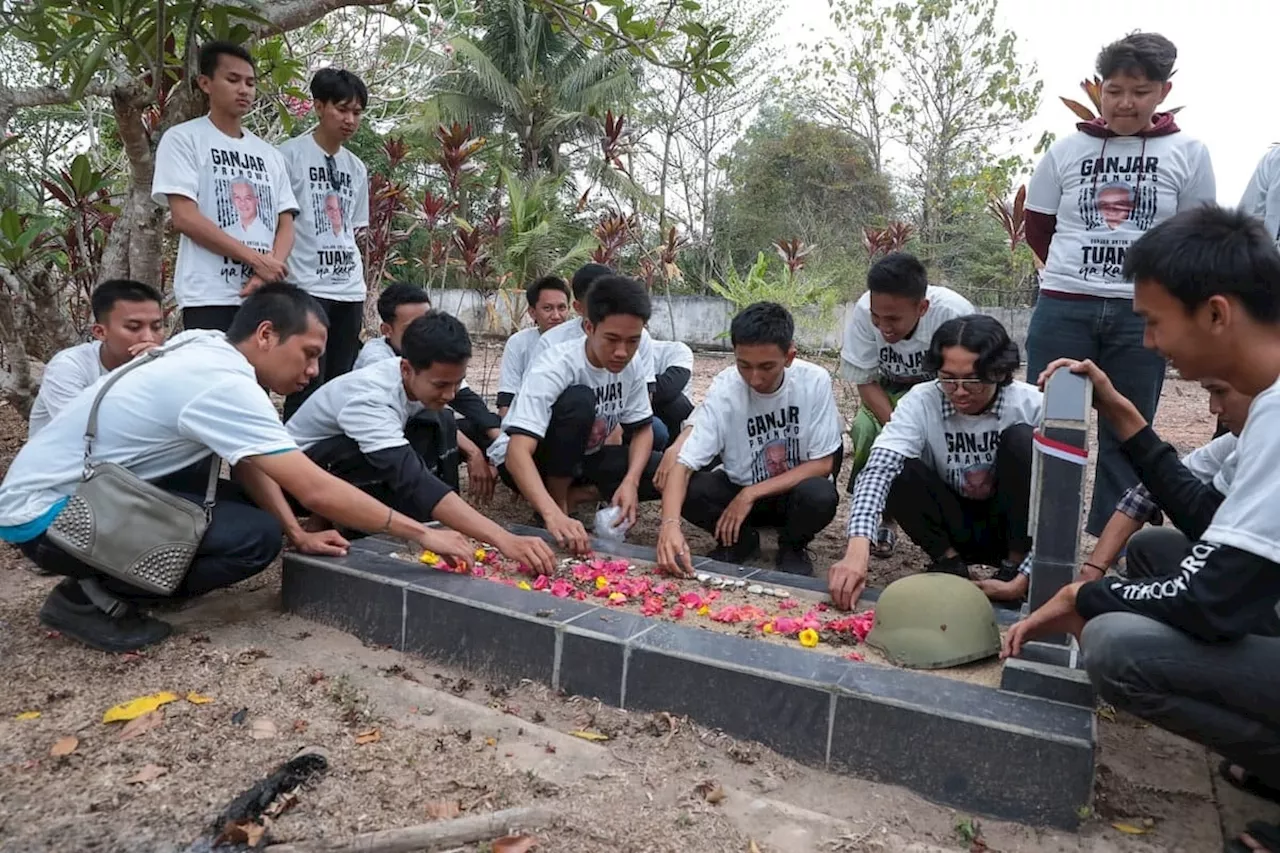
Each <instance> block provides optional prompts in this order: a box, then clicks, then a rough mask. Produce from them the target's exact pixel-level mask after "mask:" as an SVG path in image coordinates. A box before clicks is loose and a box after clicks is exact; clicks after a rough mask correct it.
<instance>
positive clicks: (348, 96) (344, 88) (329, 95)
mask: <svg viewBox="0 0 1280 853" xmlns="http://www.w3.org/2000/svg"><path fill="white" fill-rule="evenodd" d="M311 97H312V99H314V100H316V101H318V102H320V103H322V104H345V103H347V102H348V101H357V102H359V104H360V108H361V109H364V108H365V107H367V106H369V88H368V87H367V86H365V84H364V81H363V80H361V79H360V78H359V77H358V76H357V75H355V74H352V73H351V72H350V71H348V70H347V69H345V68H321V69H320V70H319V71H317V72H316V75H315V76H314V77H312V78H311Z"/></svg>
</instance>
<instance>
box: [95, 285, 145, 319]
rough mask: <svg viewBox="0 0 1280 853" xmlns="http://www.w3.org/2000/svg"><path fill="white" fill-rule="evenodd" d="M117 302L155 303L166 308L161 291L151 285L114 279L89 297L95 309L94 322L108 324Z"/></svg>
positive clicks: (97, 288)
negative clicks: (107, 320)
mask: <svg viewBox="0 0 1280 853" xmlns="http://www.w3.org/2000/svg"><path fill="white" fill-rule="evenodd" d="M117 302H154V303H156V304H157V305H159V306H160V307H161V308H163V307H164V297H163V296H161V295H160V291H158V290H156V289H155V288H154V287H152V286H151V285H149V284H143V283H142V282H140V281H134V280H133V279H131V278H113V279H108V280H107V281H104V282H103V283H102V284H100V285H98V286H97V287H95V288H94V289H93V295H92V296H90V297H89V305H90V306H91V307H92V308H93V322H95V323H104V322H106V319H107V315H108V314H110V313H111V309H112V308H114V307H116V303H117Z"/></svg>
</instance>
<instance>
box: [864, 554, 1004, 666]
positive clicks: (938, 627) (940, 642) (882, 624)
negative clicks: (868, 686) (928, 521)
mask: <svg viewBox="0 0 1280 853" xmlns="http://www.w3.org/2000/svg"><path fill="white" fill-rule="evenodd" d="M867 645H869V646H872V647H873V648H876V649H879V650H880V651H881V652H882V653H883V654H884V656H885V657H886V658H888V659H889V661H890V662H891V663H895V664H897V665H898V666H905V667H909V668H911V669H945V668H946V667H949V666H959V665H960V664H962V663H970V662H971V661H976V660H982V659H983V658H989V657H991V656H992V655H994V654H996V653H998V652H999V651H1000V628H999V626H998V625H996V614H995V611H994V610H992V609H991V602H990V601H987V597H986V595H984V594H983V592H982V590H980V589H978V587H977V586H976V585H974V583H973V582H972V581H968V580H965V579H964V578H961V577H957V576H956V575H949V574H941V573H937V574H923V575H910V576H908V577H905V578H901V579H899V580H896V581H894V582H893V583H891V584H889V586H887V587H885V590H884V592H883V593H881V594H880V600H879V601H878V602H876V618H875V623H874V624H873V625H872V628H871V633H869V634H867Z"/></svg>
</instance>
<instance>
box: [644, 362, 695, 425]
mask: <svg viewBox="0 0 1280 853" xmlns="http://www.w3.org/2000/svg"><path fill="white" fill-rule="evenodd" d="M653 377H654V383H653V395H652V398H651V399H652V401H653V416H654V417H655V418H657V419H658V420H660V421H662V423H663V425H664V426H665V427H666V428H667V435H668V436H672V435H679V434H680V430H681V429H683V427H684V424H685V421H687V420H688V419H689V416H690V415H691V414H693V402H692V401H691V400H690V399H689V395H688V394H687V393H686V389H687V388H688V387H689V380H690V379H692V378H693V350H692V349H690V348H689V345H688V344H686V343H681V342H680V341H660V340H658V339H656V338H655V339H654V341H653Z"/></svg>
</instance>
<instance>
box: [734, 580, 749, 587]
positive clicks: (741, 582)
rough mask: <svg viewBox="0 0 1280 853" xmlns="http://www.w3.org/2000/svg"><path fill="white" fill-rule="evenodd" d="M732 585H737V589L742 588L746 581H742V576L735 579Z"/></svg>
mask: <svg viewBox="0 0 1280 853" xmlns="http://www.w3.org/2000/svg"><path fill="white" fill-rule="evenodd" d="M733 585H734V586H735V587H737V588H738V589H742V588H743V587H744V586H746V585H747V582H746V581H744V580H743V579H742V578H738V579H737V580H735V581H734V582H733Z"/></svg>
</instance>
